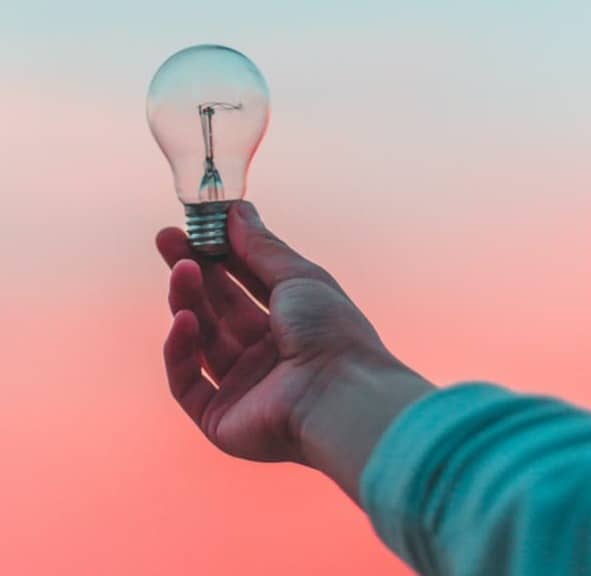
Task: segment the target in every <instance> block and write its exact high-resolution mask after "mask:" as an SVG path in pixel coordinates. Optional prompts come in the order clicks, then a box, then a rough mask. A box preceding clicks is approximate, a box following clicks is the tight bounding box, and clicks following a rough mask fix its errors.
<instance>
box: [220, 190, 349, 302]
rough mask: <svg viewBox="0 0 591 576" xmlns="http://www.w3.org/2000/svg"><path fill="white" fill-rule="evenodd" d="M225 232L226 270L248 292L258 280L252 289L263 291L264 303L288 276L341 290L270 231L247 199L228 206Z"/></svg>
mask: <svg viewBox="0 0 591 576" xmlns="http://www.w3.org/2000/svg"><path fill="white" fill-rule="evenodd" d="M228 234H229V236H230V242H231V244H232V249H233V252H234V258H233V260H232V263H231V266H232V267H231V268H229V269H230V271H231V272H232V273H236V276H237V278H238V280H240V282H243V283H244V284H245V285H246V286H247V288H248V289H249V290H251V291H253V288H252V287H251V284H253V283H254V284H256V283H257V282H256V281H257V280H258V286H255V289H256V290H258V291H259V292H260V291H264V292H266V302H268V293H269V292H270V291H271V290H273V288H274V287H275V286H276V285H277V284H279V283H280V282H283V281H285V280H290V279H292V278H310V279H316V280H321V281H323V282H326V283H327V284H329V285H330V286H332V287H333V288H336V289H337V290H339V292H341V293H342V289H341V287H340V286H339V285H338V283H337V282H336V281H335V280H334V278H332V276H330V274H328V272H326V270H324V269H323V268H321V267H320V266H318V265H316V264H313V263H312V262H310V261H309V260H306V258H304V257H303V256H301V255H300V254H298V253H297V252H296V251H295V250H293V249H292V248H290V247H289V246H288V245H287V244H285V242H283V241H281V240H280V239H279V238H277V236H275V235H274V234H273V233H272V232H270V231H269V230H268V229H267V228H266V227H265V225H264V224H263V223H262V222H261V220H260V218H259V215H258V213H257V211H256V210H255V208H254V206H253V205H252V204H251V203H250V202H244V201H239V202H236V203H234V204H233V205H232V207H231V208H230V211H229V214H228ZM261 284H262V285H263V286H262V287H261V286H260V285H261ZM253 293H254V291H253Z"/></svg>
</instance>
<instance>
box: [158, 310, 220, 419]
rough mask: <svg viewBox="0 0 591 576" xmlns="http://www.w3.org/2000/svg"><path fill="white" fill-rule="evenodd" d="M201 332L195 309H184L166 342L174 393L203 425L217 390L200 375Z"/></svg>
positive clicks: (167, 370)
mask: <svg viewBox="0 0 591 576" xmlns="http://www.w3.org/2000/svg"><path fill="white" fill-rule="evenodd" d="M198 334H199V325H198V322H197V318H195V315H194V314H193V313H192V312H190V311H188V310H183V311H181V312H179V313H178V314H176V316H175V317H174V321H173V324H172V328H171V329H170V333H169V335H168V338H167V340H166V342H165V344H164V362H165V364H166V373H167V375H168V382H169V386H170V390H171V392H172V395H173V396H174V398H175V399H176V400H177V401H178V402H179V404H180V405H181V406H182V407H183V409H184V410H185V412H187V414H188V415H189V416H190V417H191V418H192V419H193V421H194V422H195V423H196V424H197V425H198V426H199V427H202V422H203V414H204V412H205V410H206V409H207V406H208V405H209V403H210V402H211V400H212V399H213V398H214V396H215V394H216V389H215V388H214V387H213V386H212V385H211V384H210V383H209V382H208V381H207V379H206V378H205V377H204V376H203V375H202V374H201V366H200V364H199V361H198V356H197V350H198Z"/></svg>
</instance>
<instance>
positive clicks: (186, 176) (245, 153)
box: [147, 44, 269, 255]
mask: <svg viewBox="0 0 591 576" xmlns="http://www.w3.org/2000/svg"><path fill="white" fill-rule="evenodd" d="M147 116H148V122H149V124H150V128H151V130H152V134H153V135H154V138H155V139H156V141H157V142H158V145H159V146H160V148H161V150H162V152H163V153H164V155H165V156H166V158H167V159H168V162H169V163H170V166H171V168H172V173H173V176H174V184H175V188H176V192H177V195H178V197H179V199H180V201H181V202H182V203H183V204H184V206H185V214H186V218H187V234H188V236H189V242H190V244H191V246H193V248H194V249H195V250H197V251H198V252H201V253H203V254H207V255H222V254H225V253H226V252H227V250H228V239H227V227H226V222H227V212H228V208H229V207H230V204H231V202H232V201H234V200H238V199H241V198H242V197H243V196H244V193H245V192H246V180H247V175H248V168H249V165H250V161H251V160H252V157H253V156H254V153H255V152H256V149H257V147H258V145H259V143H260V142H261V140H262V138H263V136H264V133H265V130H266V127H267V123H268V119H269V89H268V87H267V83H266V82H265V79H264V77H263V75H262V74H261V72H260V71H259V69H258V68H257V67H256V66H255V65H254V63H253V62H251V61H250V60H249V59H248V58H247V57H246V56H244V54H241V53H240V52H237V51H236V50H232V49H231V48H227V47H225V46H217V45H210V44H204V45H200V46H192V47H190V48H186V49H184V50H181V51H180V52H177V53H176V54H173V55H172V56H171V57H170V58H168V60H166V61H165V62H164V64H162V66H160V68H159V69H158V70H157V72H156V74H155V75H154V78H153V79H152V82H151V83H150V88H149V90H148V98H147Z"/></svg>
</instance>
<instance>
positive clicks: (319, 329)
mask: <svg viewBox="0 0 591 576" xmlns="http://www.w3.org/2000/svg"><path fill="white" fill-rule="evenodd" d="M234 220H235V219H234ZM231 225H232V222H231ZM234 226H235V228H234V230H238V231H234V236H235V237H236V238H237V240H236V244H238V250H240V245H241V244H244V242H241V239H240V236H239V225H238V224H234ZM230 231H231V232H232V228H231V230H230ZM268 240H269V236H268V235H266V234H264V235H262V236H261V242H262V243H261V244H260V245H259V246H257V254H258V253H262V256H263V257H265V258H266V260H265V263H266V261H271V262H272V265H273V266H274V270H275V272H274V276H273V281H272V282H269V281H267V282H266V283H265V282H261V281H260V278H258V277H255V276H254V275H252V274H251V272H250V271H249V270H248V269H247V268H246V269H245V268H244V266H243V265H241V263H240V261H236V259H231V260H230V261H229V262H228V263H227V264H225V266H227V267H228V268H229V269H230V270H231V272H232V273H233V274H235V275H236V276H237V277H238V278H239V279H240V281H241V282H242V283H243V284H244V285H246V286H247V287H248V288H249V290H250V291H251V293H253V294H254V295H255V296H256V297H257V298H258V300H259V301H261V302H263V303H264V305H265V306H266V309H265V308H263V307H261V306H259V305H257V304H256V303H255V302H253V300H252V299H251V298H250V297H249V296H248V295H247V294H246V293H245V292H244V291H243V290H242V289H241V288H240V287H239V286H238V285H237V284H236V283H235V282H234V281H233V280H232V279H231V278H230V277H229V276H228V274H227V273H226V267H225V266H222V265H220V264H206V263H201V266H199V265H197V264H196V263H195V262H193V261H191V260H188V258H192V254H191V252H190V250H189V248H188V247H187V243H186V237H185V235H184V234H183V233H182V232H181V231H180V230H176V229H172V230H166V231H165V232H163V233H162V234H161V235H160V236H159V239H158V245H159V249H160V251H161V253H162V254H163V256H164V258H165V260H166V261H167V262H168V264H169V265H171V266H174V270H173V273H172V277H171V289H170V305H171V308H172V310H173V312H174V313H175V314H177V312H178V314H177V315H176V317H175V323H174V325H173V328H172V330H171V333H170V336H169V338H168V341H167V344H166V347H165V357H166V363H167V370H168V376H169V381H170V384H171V388H172V392H173V394H174V396H175V397H176V398H177V400H178V401H179V403H180V404H181V405H182V407H183V409H184V410H185V411H186V412H187V413H188V414H189V416H190V417H191V418H192V419H193V420H194V421H195V422H196V423H197V424H198V425H199V426H200V428H201V429H202V430H203V432H204V433H205V434H206V436H207V437H208V438H209V439H210V440H211V441H212V442H214V443H215V444H216V445H217V446H218V447H220V448H221V449H223V450H224V451H226V452H228V453H230V454H233V455H236V456H240V457H243V458H251V459H256V460H285V459H289V460H296V461H297V460H299V459H300V455H299V454H298V451H297V446H296V445H295V443H294V438H293V434H292V429H291V427H290V415H291V414H292V410H293V407H294V406H295V405H296V403H297V402H298V401H299V400H300V399H301V398H302V396H303V395H304V394H305V393H306V392H307V391H308V390H310V388H311V387H312V386H313V385H318V386H317V387H318V388H320V387H321V385H322V382H319V380H321V379H322V377H323V374H325V373H326V372H327V371H330V369H331V366H332V364H333V363H334V360H335V359H336V358H337V357H338V355H339V353H340V352H341V351H342V350H343V349H344V348H346V347H349V346H350V345H351V343H352V342H356V341H357V342H362V341H363V340H367V338H368V336H370V337H375V338H377V336H376V335H375V332H373V329H372V328H371V326H370V325H369V323H367V321H365V318H364V317H363V316H362V315H361V313H360V312H359V311H358V310H357V309H356V308H355V307H354V306H353V305H352V303H351V302H350V301H349V300H348V299H347V297H346V296H345V295H344V294H343V292H342V291H341V289H340V288H339V287H338V285H337V284H336V282H335V281H334V280H333V279H332V278H331V277H330V276H329V275H328V274H326V273H325V272H324V271H323V270H321V269H320V268H318V267H314V266H310V265H309V263H307V261H305V260H303V259H302V258H301V257H299V256H297V255H296V258H299V260H295V264H294V260H292V261H291V262H288V264H289V266H288V268H287V267H285V266H284V264H283V260H282V259H281V258H279V259H277V258H276V259H275V261H274V262H273V258H274V257H275V256H276V254H275V253H270V254H268V255H266V256H265V254H264V250H265V248H266V244H265V242H267V241H268ZM273 242H275V240H273ZM281 250H288V249H287V248H285V249H284V248H283V247H281V248H279V251H281ZM293 254H295V253H293ZM288 256H289V257H288V258H287V259H289V258H291V255H288ZM181 260H182V261H181ZM282 267H283V269H285V270H287V269H289V277H288V278H287V279H283V278H282ZM264 272H265V271H264V270H263V274H262V276H263V278H264V279H265V280H267V278H266V277H265V274H264ZM265 284H266V285H265ZM269 284H271V286H269ZM201 368H204V369H205V370H206V372H207V374H208V376H209V377H210V378H211V379H212V380H213V381H214V383H215V384H216V386H217V390H216V388H214V387H213V386H212V385H210V384H209V383H207V382H206V380H205V379H204V378H203V377H202V376H201V374H200V372H201Z"/></svg>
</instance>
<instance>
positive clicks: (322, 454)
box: [290, 351, 434, 502]
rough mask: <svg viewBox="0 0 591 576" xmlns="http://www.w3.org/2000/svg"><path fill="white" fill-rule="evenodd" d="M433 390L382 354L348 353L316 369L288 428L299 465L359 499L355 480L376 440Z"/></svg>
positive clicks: (408, 370) (391, 357)
mask: <svg viewBox="0 0 591 576" xmlns="http://www.w3.org/2000/svg"><path fill="white" fill-rule="evenodd" d="M433 390H434V386H433V385H432V384H430V383H429V382H427V381H426V380H425V379H424V378H422V377H421V376H420V375H419V374H417V373H415V372H413V371H412V370H410V369H409V368H408V367H406V366H404V365H403V364H401V363H400V362H398V361H397V360H396V359H395V358H394V357H393V356H392V355H391V354H389V353H387V351H383V352H380V353H368V352H360V351H350V352H348V353H346V354H343V355H342V356H340V357H339V359H338V360H336V361H335V362H333V363H329V364H327V365H326V366H325V367H324V368H323V369H322V370H320V371H319V373H318V377H317V378H316V380H315V383H314V385H313V386H312V387H310V389H309V390H308V391H307V393H306V394H305V395H304V397H303V398H302V399H301V400H300V402H299V403H298V404H297V405H296V406H295V408H294V410H293V413H292V418H291V422H290V424H291V429H292V433H293V436H294V438H295V439H296V442H297V443H298V445H299V451H300V453H301V456H302V459H303V461H304V463H305V464H306V465H308V466H311V467H313V468H316V469H318V470H320V471H322V472H324V473H325V474H327V475H328V476H330V477H331V478H332V479H333V480H335V482H337V483H338V484H339V485H340V486H341V487H342V488H343V489H344V490H345V492H347V494H349V496H350V497H351V498H353V500H354V501H356V502H358V501H359V496H358V495H359V479H360V476H361V473H362V472H363V468H364V467H365V464H366V462H367V460H368V458H369V456H370V454H371V452H372V451H373V448H374V447H375V445H376V444H377V442H378V441H379V439H380V437H381V436H382V434H383V433H384V431H385V430H386V428H388V426H389V425H390V424H391V423H392V422H393V420H394V419H395V418H396V417H397V416H398V414H400V413H401V412H402V411H403V410H404V409H405V408H406V407H407V406H409V405H410V404H412V403H413V402H415V401H416V400H418V399H419V398H420V397H422V396H424V395H425V394H427V393H429V392H431V391H433Z"/></svg>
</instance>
